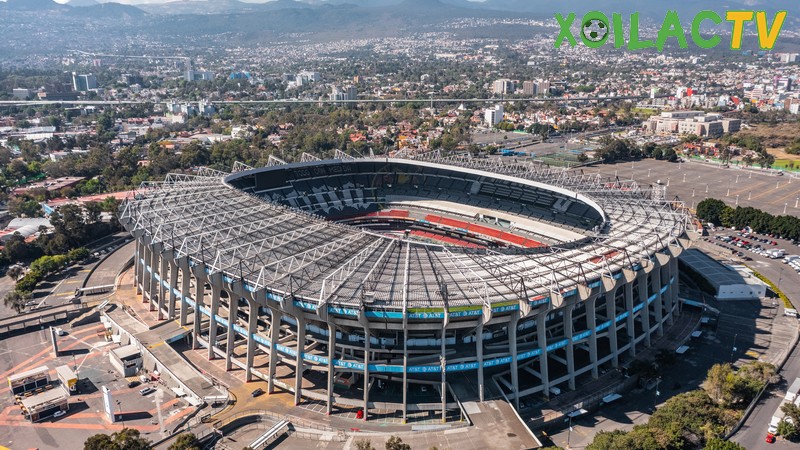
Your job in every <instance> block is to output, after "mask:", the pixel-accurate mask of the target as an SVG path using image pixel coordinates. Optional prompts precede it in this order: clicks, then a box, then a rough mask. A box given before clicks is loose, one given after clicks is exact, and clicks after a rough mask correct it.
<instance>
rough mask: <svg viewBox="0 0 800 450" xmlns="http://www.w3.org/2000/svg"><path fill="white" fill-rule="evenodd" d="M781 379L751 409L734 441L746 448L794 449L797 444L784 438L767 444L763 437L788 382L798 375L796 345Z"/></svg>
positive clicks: (799, 360) (751, 449) (798, 352)
mask: <svg viewBox="0 0 800 450" xmlns="http://www.w3.org/2000/svg"><path fill="white" fill-rule="evenodd" d="M781 374H782V375H783V379H782V380H781V382H780V383H778V384H777V385H774V386H773V388H772V389H770V390H769V391H768V392H767V393H765V394H764V396H763V397H762V399H761V401H760V402H759V403H758V405H757V406H756V408H755V409H754V410H753V412H752V414H750V417H748V419H747V421H746V422H745V424H744V426H742V428H741V430H739V432H738V433H736V435H734V437H733V439H731V440H732V441H734V442H738V443H739V444H740V445H742V446H743V447H744V448H746V449H747V450H758V449H776V450H777V449H787V450H788V449H796V448H797V444H793V443H791V442H788V441H786V440H785V439H780V438H779V439H778V440H777V442H775V443H774V444H767V443H766V442H765V441H764V437H765V436H766V434H767V427H768V426H769V422H770V420H772V415H773V414H774V413H775V410H777V409H778V405H779V404H780V402H781V399H782V398H783V396H784V394H785V393H786V388H787V387H788V384H791V382H792V381H793V380H794V379H795V378H796V377H798V376H800V349H798V347H797V346H795V347H794V350H793V351H792V353H791V354H790V355H789V359H788V360H787V361H786V364H785V365H784V366H783V370H782V371H781Z"/></svg>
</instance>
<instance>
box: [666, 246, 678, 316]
mask: <svg viewBox="0 0 800 450" xmlns="http://www.w3.org/2000/svg"><path fill="white" fill-rule="evenodd" d="M668 267H669V271H668V272H667V283H669V279H670V277H674V278H675V282H674V283H671V284H670V285H669V289H668V291H667V292H668V293H669V298H670V302H672V312H673V316H676V317H680V315H681V306H680V301H679V299H678V258H672V259H670V260H669V265H668ZM673 316H670V322H669V324H670V325H672V317H673Z"/></svg>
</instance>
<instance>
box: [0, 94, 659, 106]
mask: <svg viewBox="0 0 800 450" xmlns="http://www.w3.org/2000/svg"><path fill="white" fill-rule="evenodd" d="M666 97H669V95H656V98H666ZM646 98H652V97H650V96H649V95H631V96H618V97H570V98H564V97H536V98H373V99H358V100H325V99H323V100H320V99H283V100H223V101H216V102H214V104H215V105H226V104H235V105H270V104H273V105H285V104H287V103H292V104H304V103H305V104H320V103H331V104H337V103H342V104H343V103H428V104H430V103H515V102H525V103H571V104H575V103H580V102H590V101H605V100H612V101H617V100H643V99H646ZM144 103H153V102H152V101H149V100H30V101H25V100H2V101H0V105H17V106H39V105H58V104H61V105H136V104H144Z"/></svg>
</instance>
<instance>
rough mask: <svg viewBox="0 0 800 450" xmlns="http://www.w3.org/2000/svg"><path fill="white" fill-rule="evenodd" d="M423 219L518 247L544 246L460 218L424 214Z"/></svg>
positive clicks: (531, 240) (522, 237)
mask: <svg viewBox="0 0 800 450" xmlns="http://www.w3.org/2000/svg"><path fill="white" fill-rule="evenodd" d="M425 220H427V221H428V222H430V223H435V224H439V225H444V226H448V227H452V228H460V229H462V230H467V231H469V232H470V233H475V234H480V235H482V236H488V237H492V238H496V239H499V240H501V241H505V242H510V243H512V244H516V245H519V246H520V247H526V248H537V247H544V244H542V243H541V242H538V241H535V240H533V239H528V238H525V237H524V236H518V235H516V234H513V233H507V232H505V231H500V230H497V229H495V228H491V227H485V226H483V225H475V224H472V223H468V222H463V221H461V220H455V219H450V218H447V217H441V216H435V215H432V214H428V215H427V216H425Z"/></svg>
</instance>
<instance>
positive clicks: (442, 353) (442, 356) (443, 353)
mask: <svg viewBox="0 0 800 450" xmlns="http://www.w3.org/2000/svg"><path fill="white" fill-rule="evenodd" d="M445 314H447V312H445ZM446 326H447V325H446V324H443V327H442V343H441V344H442V345H441V347H440V350H439V364H440V365H441V371H442V387H441V388H440V389H441V395H442V423H446V422H447V344H446V341H447V328H446Z"/></svg>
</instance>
